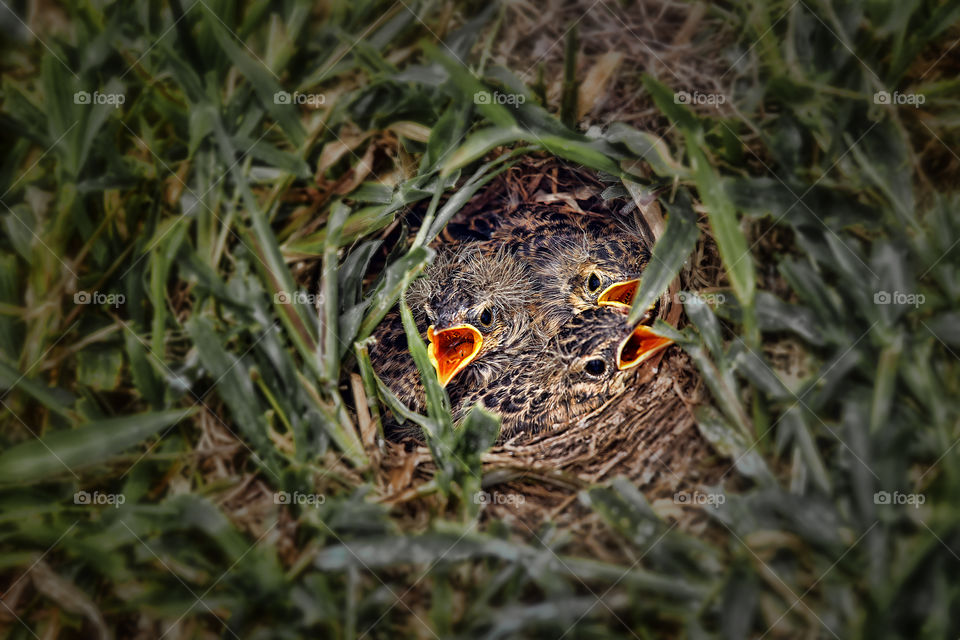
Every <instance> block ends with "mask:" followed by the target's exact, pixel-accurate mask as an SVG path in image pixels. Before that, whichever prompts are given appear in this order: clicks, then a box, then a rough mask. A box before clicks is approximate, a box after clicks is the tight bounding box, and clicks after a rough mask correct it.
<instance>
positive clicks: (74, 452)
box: [0, 408, 195, 484]
mask: <svg viewBox="0 0 960 640" xmlns="http://www.w3.org/2000/svg"><path fill="white" fill-rule="evenodd" d="M194 412H195V410H194V409H192V408H191V409H186V410H185V409H172V410H169V411H158V412H155V413H142V414H137V415H129V416H123V417H119V418H107V419H104V420H97V421H93V422H89V423H86V424H84V425H81V426H80V427H78V428H76V429H69V430H64V431H55V432H53V433H50V434H47V435H45V436H43V437H42V438H40V439H35V440H29V441H27V442H24V443H21V444H18V445H16V446H15V447H13V448H11V449H7V450H6V451H4V452H3V453H0V483H11V482H16V483H24V484H25V483H31V482H37V481H39V480H45V479H47V478H49V477H50V476H53V475H58V474H61V473H63V472H64V471H70V472H74V471H76V470H80V469H82V468H85V467H88V466H90V465H96V464H101V463H104V462H107V461H108V460H109V459H110V458H111V456H114V455H116V454H118V453H121V452H123V451H126V450H127V449H129V448H130V447H133V446H134V445H136V444H139V443H141V442H143V441H144V440H145V439H147V438H149V437H150V436H152V435H154V434H155V433H157V432H158V431H162V430H164V429H166V428H167V427H169V426H172V425H174V424H176V423H177V422H179V421H181V420H183V419H184V418H186V417H188V416H190V415H192V414H193V413H194Z"/></svg>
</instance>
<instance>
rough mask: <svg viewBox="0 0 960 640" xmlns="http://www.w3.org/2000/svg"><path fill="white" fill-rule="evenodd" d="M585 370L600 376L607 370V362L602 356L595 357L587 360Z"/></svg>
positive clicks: (592, 374)
mask: <svg viewBox="0 0 960 640" xmlns="http://www.w3.org/2000/svg"><path fill="white" fill-rule="evenodd" d="M583 370H584V371H586V372H587V374H588V375H591V376H593V377H595V378H599V377H600V376H602V375H603V372H604V371H606V370H607V363H606V362H604V361H603V360H602V359H601V358H594V359H593V360H588V361H587V364H586V365H584V367H583Z"/></svg>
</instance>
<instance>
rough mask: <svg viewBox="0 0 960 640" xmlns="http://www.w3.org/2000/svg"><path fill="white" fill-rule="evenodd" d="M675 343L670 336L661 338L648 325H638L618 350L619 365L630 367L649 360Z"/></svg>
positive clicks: (619, 366) (621, 367)
mask: <svg viewBox="0 0 960 640" xmlns="http://www.w3.org/2000/svg"><path fill="white" fill-rule="evenodd" d="M671 344H673V340H671V339H670V338H661V337H660V336H658V335H656V334H654V333H653V330H652V329H650V327H648V326H646V325H642V324H641V325H638V326H637V328H636V329H634V330H633V333H631V334H630V335H629V337H627V339H626V340H624V341H623V342H622V343H621V344H620V349H619V350H618V351H617V367H618V368H619V369H621V370H623V369H630V368H633V367H635V366H637V365H638V364H640V363H641V362H644V361H646V360H649V359H650V358H652V357H653V356H655V355H656V354H658V353H660V352H661V351H663V350H664V349H666V348H667V347H669V346H670V345H671Z"/></svg>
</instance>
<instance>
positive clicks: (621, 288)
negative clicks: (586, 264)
mask: <svg viewBox="0 0 960 640" xmlns="http://www.w3.org/2000/svg"><path fill="white" fill-rule="evenodd" d="M639 286H640V279H639V278H638V279H635V280H627V281H625V282H617V283H615V284H612V285H610V286H609V287H607V288H606V289H604V290H603V292H602V293H601V294H600V295H599V296H597V304H598V305H600V306H610V307H621V308H623V309H629V308H630V307H631V306H632V305H633V296H634V294H636V293H637V287H639Z"/></svg>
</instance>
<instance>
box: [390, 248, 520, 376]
mask: <svg viewBox="0 0 960 640" xmlns="http://www.w3.org/2000/svg"><path fill="white" fill-rule="evenodd" d="M533 285H534V282H533V280H532V278H531V277H530V274H529V271H528V269H527V268H526V266H525V265H524V264H523V263H522V262H520V261H518V260H517V259H516V257H515V255H514V254H513V252H512V251H511V250H509V249H506V248H501V249H498V250H496V251H492V252H489V253H484V252H483V251H481V249H480V247H478V246H475V245H466V246H464V247H462V248H460V249H459V250H457V251H455V252H447V253H443V254H438V256H437V258H436V259H435V260H434V264H433V265H432V266H431V268H430V269H429V270H428V271H427V274H426V277H424V278H421V279H420V280H416V281H414V282H413V283H412V284H411V285H410V288H409V290H408V291H407V302H408V303H409V304H410V306H411V308H416V309H420V310H422V313H423V314H424V315H425V316H426V319H427V322H428V323H429V326H428V327H427V339H428V340H429V341H430V344H429V345H428V349H427V353H428V355H429V356H430V361H431V363H432V364H433V366H434V367H435V368H436V371H437V378H438V379H439V380H440V384H442V385H444V386H446V385H447V384H448V383H450V381H451V380H453V378H454V377H455V376H459V377H460V378H462V380H463V382H462V384H463V385H464V386H476V385H479V384H484V383H485V382H487V381H489V380H490V379H491V378H492V377H493V376H495V375H497V374H498V373H499V372H500V371H501V370H502V369H503V367H505V366H507V365H508V360H507V359H505V357H504V353H505V352H507V351H510V350H514V349H517V348H518V347H520V345H522V344H523V343H525V342H528V341H530V340H531V338H532V336H533V334H531V332H530V329H531V305H530V303H531V292H532V290H533Z"/></svg>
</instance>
